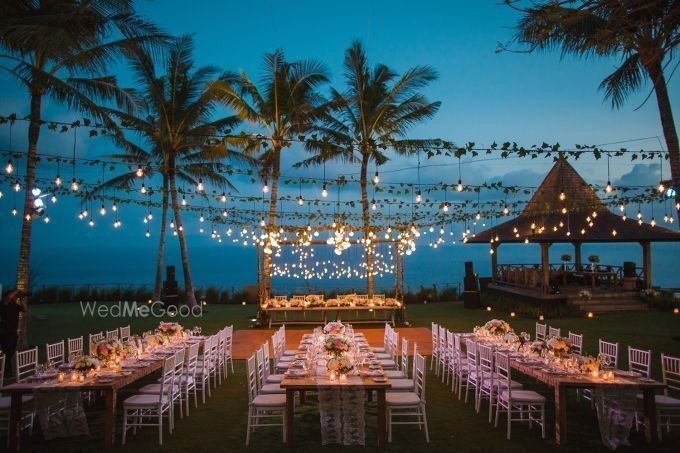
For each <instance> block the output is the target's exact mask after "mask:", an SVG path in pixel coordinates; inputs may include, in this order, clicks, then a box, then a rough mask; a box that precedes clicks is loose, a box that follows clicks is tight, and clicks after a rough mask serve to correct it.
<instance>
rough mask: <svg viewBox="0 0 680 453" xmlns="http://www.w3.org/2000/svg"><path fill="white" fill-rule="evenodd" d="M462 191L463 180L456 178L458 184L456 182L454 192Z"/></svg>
mask: <svg viewBox="0 0 680 453" xmlns="http://www.w3.org/2000/svg"><path fill="white" fill-rule="evenodd" d="M462 191H463V181H462V180H460V179H458V184H456V192H462Z"/></svg>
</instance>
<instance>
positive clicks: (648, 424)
mask: <svg viewBox="0 0 680 453" xmlns="http://www.w3.org/2000/svg"><path fill="white" fill-rule="evenodd" d="M465 338H466V339H471V340H476V341H479V339H476V338H475V337H474V335H466V336H465ZM482 342H483V340H482ZM510 366H511V367H512V368H513V369H515V370H517V371H519V372H521V373H523V374H526V375H527V376H530V377H532V378H534V379H536V380H537V381H540V382H542V383H544V384H546V385H548V386H549V387H552V388H553V389H554V395H555V443H557V445H564V444H566V443H567V390H568V389H586V388H587V389H594V388H606V389H613V390H639V391H641V392H642V394H643V398H644V401H643V406H644V417H645V418H644V421H645V440H646V441H647V443H648V444H650V445H656V444H658V442H659V438H658V435H657V424H658V420H657V413H656V399H655V397H654V395H655V393H656V391H657V390H661V389H664V388H666V385H665V384H663V383H661V382H657V381H651V382H648V381H643V380H641V379H640V378H634V377H622V376H615V377H614V378H613V379H610V380H604V379H602V378H594V377H592V376H589V375H587V374H578V375H568V374H567V375H560V374H554V373H548V372H547V371H544V370H543V369H544V368H545V364H538V365H534V364H530V363H523V362H521V361H519V360H518V359H517V357H513V355H512V354H511V355H510Z"/></svg>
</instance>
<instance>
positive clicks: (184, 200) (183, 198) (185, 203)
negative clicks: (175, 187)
mask: <svg viewBox="0 0 680 453" xmlns="http://www.w3.org/2000/svg"><path fill="white" fill-rule="evenodd" d="M186 205H187V198H186V197H185V196H184V195H182V206H186Z"/></svg>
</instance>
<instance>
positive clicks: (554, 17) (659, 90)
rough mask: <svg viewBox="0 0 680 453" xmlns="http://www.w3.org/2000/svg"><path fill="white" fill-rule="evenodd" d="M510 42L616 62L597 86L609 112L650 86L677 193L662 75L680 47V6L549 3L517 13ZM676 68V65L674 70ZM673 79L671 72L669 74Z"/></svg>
mask: <svg viewBox="0 0 680 453" xmlns="http://www.w3.org/2000/svg"><path fill="white" fill-rule="evenodd" d="M505 1H506V4H508V5H510V6H512V7H513V8H515V9H518V10H519V11H521V12H522V18H521V19H520V21H519V23H518V25H517V33H516V35H515V38H514V39H515V41H516V42H518V43H520V44H523V45H527V46H528V51H533V50H549V49H553V48H561V49H562V54H563V55H564V54H569V53H571V54H576V55H579V56H586V57H590V56H598V57H620V58H621V65H620V66H619V67H618V68H617V69H616V70H615V71H614V72H612V73H611V74H610V75H608V76H607V77H606V78H605V79H604V80H603V81H602V83H601V84H600V89H601V90H603V91H604V95H605V98H606V99H609V100H611V104H612V108H621V107H622V106H623V104H624V103H625V101H626V99H627V98H628V96H630V95H631V94H632V93H634V92H636V91H639V90H640V89H642V88H643V87H644V85H645V83H646V82H647V81H648V80H651V82H652V86H653V88H654V92H655V94H656V101H657V104H658V108H659V115H660V117H661V126H662V128H663V133H664V138H665V139H666V146H667V147H668V155H669V161H670V167H671V175H672V178H673V186H674V187H676V188H679V187H680V146H679V145H678V134H677V132H676V129H675V122H674V120H673V111H672V109H671V103H670V97H669V95H668V87H667V83H666V78H665V76H664V70H665V69H666V68H668V66H669V64H670V63H671V61H672V53H673V50H674V49H675V47H676V46H677V45H678V43H679V42H680V34H679V33H678V24H679V23H680V3H678V2H677V1H673V0H645V1H626V2H622V1H620V0H578V1H577V0H571V1H548V2H544V3H542V4H541V3H539V4H532V5H531V7H528V8H521V7H519V6H517V4H516V1H514V0H505ZM675 67H677V64H676V65H675ZM671 74H672V72H671Z"/></svg>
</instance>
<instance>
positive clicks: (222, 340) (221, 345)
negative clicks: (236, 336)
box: [217, 327, 227, 363]
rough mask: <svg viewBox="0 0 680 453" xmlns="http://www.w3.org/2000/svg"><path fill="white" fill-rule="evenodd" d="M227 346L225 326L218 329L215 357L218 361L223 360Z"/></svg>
mask: <svg viewBox="0 0 680 453" xmlns="http://www.w3.org/2000/svg"><path fill="white" fill-rule="evenodd" d="M226 347H227V328H226V327H225V328H224V329H222V330H220V333H219V337H218V341H217V359H218V362H219V363H222V362H224V355H225V350H226Z"/></svg>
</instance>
